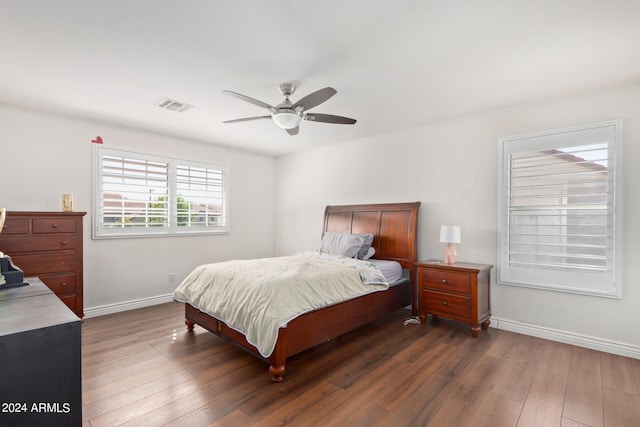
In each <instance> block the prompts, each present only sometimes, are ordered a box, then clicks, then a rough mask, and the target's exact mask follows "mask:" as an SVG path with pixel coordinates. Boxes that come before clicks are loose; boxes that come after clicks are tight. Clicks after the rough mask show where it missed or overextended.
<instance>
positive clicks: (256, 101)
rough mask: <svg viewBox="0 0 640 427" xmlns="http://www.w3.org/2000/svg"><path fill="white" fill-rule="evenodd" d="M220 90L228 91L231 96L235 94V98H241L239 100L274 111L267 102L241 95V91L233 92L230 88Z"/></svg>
mask: <svg viewBox="0 0 640 427" xmlns="http://www.w3.org/2000/svg"><path fill="white" fill-rule="evenodd" d="M222 92H224V93H228V94H229V95H231V96H235V97H236V98H238V99H241V100H243V101H246V102H249V103H251V104H253V105H257V106H258V107H262V108H266V109H267V110H269V111H275V107H273V106H271V105H269V104H267V103H266V102H262V101H258V100H257V99H253V98H250V97H248V96H246V95H243V94H241V93H237V92H233V91H230V90H223V91H222Z"/></svg>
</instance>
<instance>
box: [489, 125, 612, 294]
mask: <svg viewBox="0 0 640 427" xmlns="http://www.w3.org/2000/svg"><path fill="white" fill-rule="evenodd" d="M620 127H621V122H617V121H616V122H607V123H603V124H597V125H592V126H586V127H580V128H574V129H569V130H561V131H555V132H549V133H544V134H536V135H527V136H521V137H514V138H506V139H503V140H501V151H502V174H501V175H502V176H501V183H500V241H499V251H498V258H499V271H498V282H499V283H504V284H515V285H523V286H533V287H542V288H548V289H556V290H564V291H570V292H580V293H589V294H598V295H605V296H618V294H619V290H618V286H617V283H616V278H617V275H616V271H617V267H616V266H617V259H616V258H617V257H616V254H617V251H616V248H617V245H618V239H617V235H618V232H619V230H618V225H617V221H618V215H617V210H618V209H617V205H618V203H617V196H616V194H617V187H618V186H619V183H618V182H617V181H618V179H617V176H618V175H619V171H618V167H617V161H618V155H617V153H618V146H619V145H620V141H619V136H620V134H621V133H620Z"/></svg>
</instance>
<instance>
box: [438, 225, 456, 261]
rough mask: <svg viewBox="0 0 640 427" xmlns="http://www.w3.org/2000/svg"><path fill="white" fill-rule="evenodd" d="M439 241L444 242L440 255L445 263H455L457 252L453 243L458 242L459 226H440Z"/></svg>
mask: <svg viewBox="0 0 640 427" xmlns="http://www.w3.org/2000/svg"><path fill="white" fill-rule="evenodd" d="M440 243H446V245H445V247H444V251H443V252H442V257H443V259H444V263H445V264H455V263H456V257H457V256H458V253H457V252H456V247H455V246H454V243H460V226H458V225H443V226H441V227H440Z"/></svg>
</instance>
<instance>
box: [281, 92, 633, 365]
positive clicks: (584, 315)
mask: <svg viewBox="0 0 640 427" xmlns="http://www.w3.org/2000/svg"><path fill="white" fill-rule="evenodd" d="M617 118H622V119H624V145H623V152H624V158H623V180H624V181H623V191H622V199H623V223H622V224H623V236H624V241H623V242H622V248H623V250H622V254H621V264H622V269H621V276H620V279H621V286H622V292H623V298H622V299H621V300H616V299H606V298H597V297H592V296H581V295H573V294H567V293H559V292H550V291H542V290H534V289H528V288H521V287H512V286H504V285H496V284H495V270H494V274H493V277H492V281H493V284H492V298H491V300H492V301H491V302H492V312H493V316H494V318H493V325H494V326H495V325H496V324H497V325H498V326H499V327H502V328H505V329H512V330H517V331H520V332H525V333H530V334H532V335H538V336H544V337H547V338H554V337H556V336H558V337H559V338H558V339H559V340H561V341H563V340H564V341H566V342H572V343H575V344H579V345H585V346H590V347H592V348H601V349H604V350H607V351H612V352H617V353H620V354H627V355H632V356H635V357H639V358H640V333H638V329H637V327H638V325H639V324H640V282H638V280H637V278H638V277H640V263H638V262H637V254H638V253H640V230H639V229H638V225H637V224H638V223H637V219H636V218H638V217H640V201H639V197H638V187H639V186H640V168H639V167H638V165H637V163H638V161H639V160H640V143H639V141H638V139H639V138H640V86H638V85H634V86H630V87H625V88H620V89H616V90H609V91H606V92H601V93H595V94H590V95H586V96H581V97H576V98H572V99H565V100H557V101H553V102H547V103H544V104H536V105H529V106H524V107H519V108H514V109H510V110H506V111H500V112H495V113H491V114H485V115H481V116H474V117H468V118H461V119H457V120H452V121H447V122H442V123H436V124H432V125H428V126H424V127H420V128H415V129H409V130H404V131H401V132H395V133H391V134H387V135H382V136H377V137H373V138H368V139H364V140H358V141H353V142H350V143H346V144H340V145H334V146H328V147H322V148H318V149H314V150H311V151H306V152H302V153H298V154H293V155H289V156H286V157H281V158H279V159H278V161H277V171H278V172H277V178H276V195H277V203H276V221H277V222H276V253H277V254H279V255H283V254H289V253H293V252H295V251H299V250H307V249H314V248H317V247H318V246H319V240H320V232H321V221H322V214H323V209H324V206H325V205H327V204H345V203H347V204H350V203H373V202H411V201H416V200H418V201H421V202H422V206H421V208H420V209H421V212H420V221H419V227H420V229H419V257H420V259H427V258H441V251H442V245H441V244H440V243H439V242H438V232H439V227H440V225H443V224H455V225H460V226H461V227H462V243H461V244H459V245H457V248H458V259H459V260H460V261H468V262H478V263H490V264H494V265H495V264H496V250H497V249H496V248H497V188H498V183H497V171H498V139H499V138H500V137H504V136H510V135H516V134H524V133H531V132H537V131H544V130H552V129H558V128H563V127H568V126H573V125H579V124H584V123H592V122H600V121H604V120H611V119H617ZM356 126H357V125H356Z"/></svg>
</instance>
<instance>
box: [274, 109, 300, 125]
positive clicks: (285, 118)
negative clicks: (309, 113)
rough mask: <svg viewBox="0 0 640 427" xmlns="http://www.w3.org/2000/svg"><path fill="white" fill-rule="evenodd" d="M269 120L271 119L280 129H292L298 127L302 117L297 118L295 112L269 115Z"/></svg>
mask: <svg viewBox="0 0 640 427" xmlns="http://www.w3.org/2000/svg"><path fill="white" fill-rule="evenodd" d="M271 118H273V121H274V122H276V124H277V125H278V127H280V128H282V129H293V128H294V127H296V126H298V125H299V124H300V121H301V120H302V116H299V115H298V114H296V113H295V112H280V113H276V114H273V115H271Z"/></svg>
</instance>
